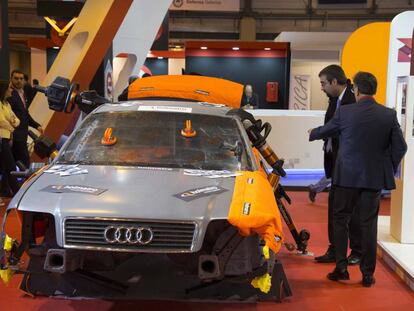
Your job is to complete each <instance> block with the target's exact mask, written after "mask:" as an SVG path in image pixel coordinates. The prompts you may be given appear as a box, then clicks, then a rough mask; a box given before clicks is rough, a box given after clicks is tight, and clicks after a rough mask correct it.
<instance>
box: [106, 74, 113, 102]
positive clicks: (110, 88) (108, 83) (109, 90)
mask: <svg viewBox="0 0 414 311" xmlns="http://www.w3.org/2000/svg"><path fill="white" fill-rule="evenodd" d="M112 91H113V84H112V72H110V71H108V72H107V73H106V92H107V94H108V96H109V97H112Z"/></svg>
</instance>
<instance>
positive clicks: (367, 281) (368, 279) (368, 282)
mask: <svg viewBox="0 0 414 311" xmlns="http://www.w3.org/2000/svg"><path fill="white" fill-rule="evenodd" d="M373 284H375V278H374V277H373V276H372V275H364V276H362V286H364V287H371V286H372V285H373Z"/></svg>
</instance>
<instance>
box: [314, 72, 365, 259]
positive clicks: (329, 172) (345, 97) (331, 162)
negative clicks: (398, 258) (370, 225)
mask: <svg viewBox="0 0 414 311" xmlns="http://www.w3.org/2000/svg"><path fill="white" fill-rule="evenodd" d="M319 79H320V82H321V90H322V91H323V92H325V93H326V95H327V96H328V98H329V105H328V109H327V110H326V114H325V121H324V124H326V123H328V122H329V121H330V120H331V119H332V117H333V116H334V114H335V111H336V109H337V107H339V106H345V105H350V104H354V103H355V102H356V100H355V96H354V93H353V92H352V86H351V82H350V80H349V79H347V78H346V76H345V72H344V71H343V69H342V68H341V67H340V66H338V65H329V66H327V67H325V68H324V69H322V70H321V72H320V73H319ZM338 148H339V140H338V137H337V136H333V137H329V138H327V139H325V142H324V146H323V150H324V169H325V176H326V178H332V176H333V171H334V166H335V161H336V157H337V153H338ZM310 196H311V195H310ZM334 197H335V185H331V187H330V190H329V197H328V238H329V247H328V249H327V251H326V253H325V254H324V255H322V256H318V257H315V260H316V262H319V263H329V262H335V248H334V246H333V245H334V226H333V205H334V203H333V202H334ZM349 240H350V248H351V254H350V255H349V257H348V263H349V264H350V265H356V264H359V262H360V258H361V231H360V227H359V223H358V215H355V216H354V217H352V220H351V224H350V235H349Z"/></svg>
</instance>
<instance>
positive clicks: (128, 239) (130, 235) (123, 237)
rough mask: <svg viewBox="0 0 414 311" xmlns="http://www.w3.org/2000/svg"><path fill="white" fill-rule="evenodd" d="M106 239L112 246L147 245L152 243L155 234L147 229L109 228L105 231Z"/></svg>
mask: <svg viewBox="0 0 414 311" xmlns="http://www.w3.org/2000/svg"><path fill="white" fill-rule="evenodd" d="M104 238H105V241H106V242H108V243H111V244H114V243H119V244H141V245H145V244H148V243H150V242H151V241H152V239H153V238H154V233H153V232H152V230H151V228H146V227H127V226H109V227H106V229H105V231H104Z"/></svg>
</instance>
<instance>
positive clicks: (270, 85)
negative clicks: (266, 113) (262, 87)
mask: <svg viewBox="0 0 414 311" xmlns="http://www.w3.org/2000/svg"><path fill="white" fill-rule="evenodd" d="M278 97H279V83H278V82H267V83H266V101H267V102H268V103H277V102H278Z"/></svg>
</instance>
